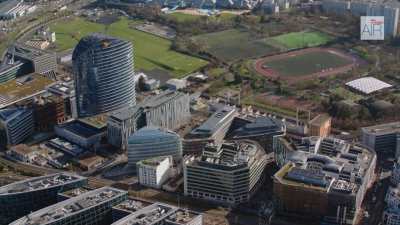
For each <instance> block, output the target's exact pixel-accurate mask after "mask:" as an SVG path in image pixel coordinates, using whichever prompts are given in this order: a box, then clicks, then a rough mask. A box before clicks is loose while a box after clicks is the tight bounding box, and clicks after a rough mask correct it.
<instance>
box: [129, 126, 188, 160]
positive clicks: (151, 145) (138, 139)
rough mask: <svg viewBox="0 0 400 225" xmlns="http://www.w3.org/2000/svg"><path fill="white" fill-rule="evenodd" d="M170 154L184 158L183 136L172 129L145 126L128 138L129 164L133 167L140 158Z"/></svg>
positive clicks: (177, 158)
mask: <svg viewBox="0 0 400 225" xmlns="http://www.w3.org/2000/svg"><path fill="white" fill-rule="evenodd" d="M169 155H171V156H172V157H173V158H174V159H175V160H179V159H181V158H182V143H181V138H180V137H179V135H178V134H176V133H174V132H172V131H168V130H163V129H161V128H156V127H144V128H142V129H140V130H138V131H137V132H135V133H134V134H133V135H131V136H130V137H129V138H128V165H130V166H132V167H136V163H137V162H139V161H140V160H144V159H149V158H153V157H157V156H169Z"/></svg>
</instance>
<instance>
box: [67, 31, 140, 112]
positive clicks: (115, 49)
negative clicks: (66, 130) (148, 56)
mask: <svg viewBox="0 0 400 225" xmlns="http://www.w3.org/2000/svg"><path fill="white" fill-rule="evenodd" d="M72 62H73V73H74V75H75V94H76V102H77V110H78V116H79V117H87V116H93V115H96V114H99V113H104V112H109V111H113V110H117V109H120V108H123V107H127V106H133V105H135V103H136V93H135V79H134V71H133V47H132V44H131V43H130V42H128V41H124V40H120V39H117V38H114V37H109V36H105V35H102V34H92V35H90V36H87V37H84V38H82V39H81V40H80V41H79V43H78V45H77V46H76V47H75V49H74V52H73V55H72Z"/></svg>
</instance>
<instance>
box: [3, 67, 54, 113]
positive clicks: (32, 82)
mask: <svg viewBox="0 0 400 225" xmlns="http://www.w3.org/2000/svg"><path fill="white" fill-rule="evenodd" d="M52 83H53V81H52V80H50V79H48V78H46V77H44V76H42V75H40V74H30V75H27V76H24V77H21V78H19V79H17V80H10V81H7V82H5V83H3V84H2V85H0V109H1V108H5V107H8V106H10V105H12V104H15V103H17V102H19V101H22V100H25V99H29V98H32V97H34V96H36V95H39V94H42V93H44V92H45V91H46V90H45V89H46V87H47V86H49V85H50V84H52Z"/></svg>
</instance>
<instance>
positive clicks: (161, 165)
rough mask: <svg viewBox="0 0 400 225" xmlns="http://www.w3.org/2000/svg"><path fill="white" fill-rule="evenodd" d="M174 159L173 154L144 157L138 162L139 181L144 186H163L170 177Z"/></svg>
mask: <svg viewBox="0 0 400 225" xmlns="http://www.w3.org/2000/svg"><path fill="white" fill-rule="evenodd" d="M172 166H173V160H172V157H171V156H159V157H154V158H150V159H144V160H141V161H139V162H138V163H136V171H137V176H138V180H139V183H140V184H141V185H143V186H147V187H152V188H161V186H162V185H163V184H164V183H165V182H166V181H167V180H168V179H169V178H170V176H171V168H172Z"/></svg>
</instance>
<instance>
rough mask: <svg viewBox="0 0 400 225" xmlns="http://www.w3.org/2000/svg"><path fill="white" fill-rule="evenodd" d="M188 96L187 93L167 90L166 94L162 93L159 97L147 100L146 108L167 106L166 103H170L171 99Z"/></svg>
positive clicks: (145, 102)
mask: <svg viewBox="0 0 400 225" xmlns="http://www.w3.org/2000/svg"><path fill="white" fill-rule="evenodd" d="M184 95H186V94H185V93H182V92H179V91H171V90H167V91H164V92H161V93H160V94H158V95H155V96H152V97H149V98H146V99H145V101H143V102H144V107H146V108H147V107H148V108H153V107H157V106H159V105H162V104H165V103H166V102H168V101H170V100H171V99H174V98H178V97H181V96H184Z"/></svg>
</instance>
